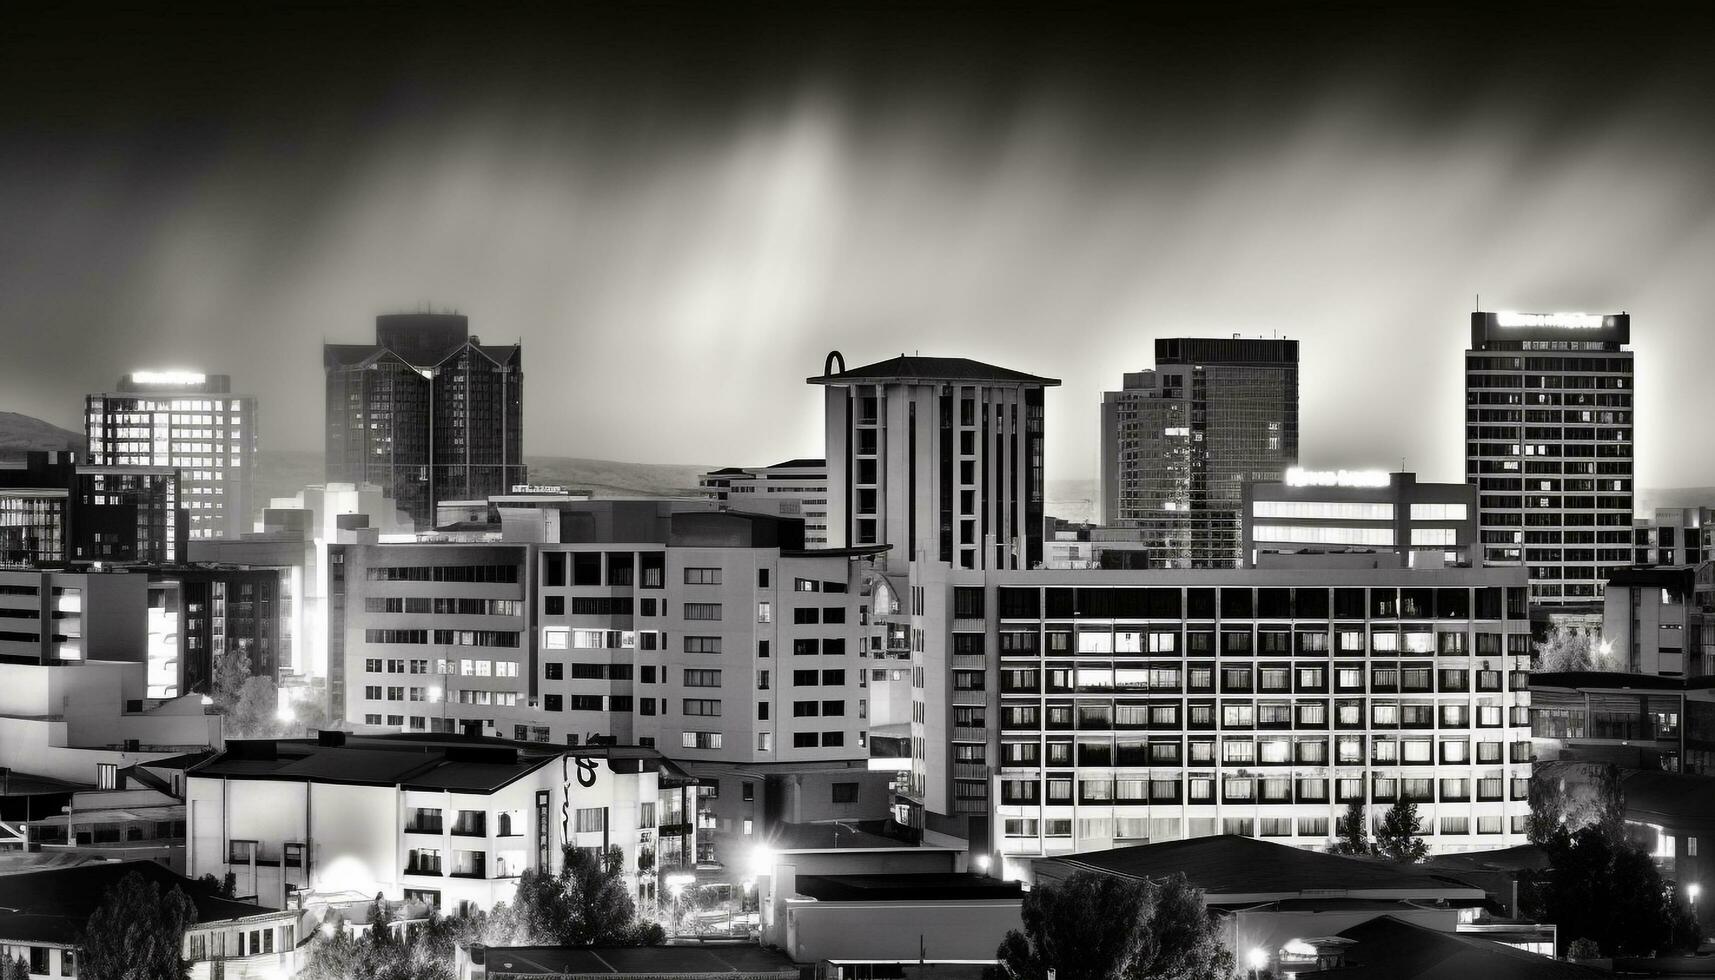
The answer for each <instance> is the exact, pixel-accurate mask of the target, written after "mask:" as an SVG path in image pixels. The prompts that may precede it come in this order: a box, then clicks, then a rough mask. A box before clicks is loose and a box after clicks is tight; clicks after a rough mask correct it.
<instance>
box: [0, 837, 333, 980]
mask: <svg viewBox="0 0 1715 980" xmlns="http://www.w3.org/2000/svg"><path fill="white" fill-rule="evenodd" d="M131 875H139V876H141V877H142V879H143V882H144V883H145V884H147V885H153V886H154V887H156V888H157V889H159V890H160V891H161V892H163V893H171V892H173V891H179V892H182V893H184V895H185V896H186V897H188V898H189V899H190V900H191V904H192V906H193V907H194V908H195V914H194V915H193V916H192V917H191V921H190V922H188V923H186V927H185V935H184V946H183V947H182V948H181V950H180V956H182V957H183V958H184V959H185V960H187V961H189V965H190V969H189V973H188V975H189V976H190V978H191V980H218V978H222V977H224V978H227V980H268V978H273V977H289V976H293V975H295V974H296V973H297V972H298V969H299V968H300V966H301V965H302V963H303V946H302V944H303V943H304V942H305V940H306V939H307V937H306V936H304V935H303V934H302V932H301V931H300V930H299V928H298V913H297V912H295V911H289V910H278V909H268V908H263V907H261V906H259V905H256V904H253V903H251V902H242V901H234V900H232V899H227V898H221V897H220V896H219V895H217V894H215V890H214V888H213V887H211V886H210V885H208V884H206V883H204V882H200V881H192V880H190V879H188V878H186V877H184V876H182V875H178V874H174V873H173V872H172V871H169V870H168V869H166V868H164V867H162V866H161V865H159V864H156V863H155V862H153V861H123V862H114V863H104V864H87V865H81V866H78V867H72V868H55V869H51V870H45V871H30V872H24V873H21V874H10V875H0V957H4V958H5V959H6V960H13V959H21V960H23V961H24V963H25V966H26V968H27V969H28V971H29V972H28V974H27V975H28V976H29V977H30V980H59V978H62V977H75V976H77V975H78V969H77V967H78V964H77V952H78V947H79V946H80V945H81V943H82V939H83V931H84V926H85V924H86V923H87V922H88V921H89V918H90V917H91V916H92V915H94V914H95V911H96V910H97V909H98V908H100V907H101V904H102V901H103V900H104V899H105V898H106V896H107V893H108V892H109V890H111V889H113V888H114V887H116V886H117V885H118V884H119V883H120V882H121V881H123V880H124V879H126V878H128V877H130V876H131Z"/></svg>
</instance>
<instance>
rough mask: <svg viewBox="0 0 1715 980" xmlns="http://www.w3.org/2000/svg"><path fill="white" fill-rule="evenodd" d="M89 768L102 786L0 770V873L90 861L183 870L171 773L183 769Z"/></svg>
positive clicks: (179, 804)
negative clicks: (142, 863)
mask: <svg viewBox="0 0 1715 980" xmlns="http://www.w3.org/2000/svg"><path fill="white" fill-rule="evenodd" d="M168 764H169V766H171V765H172V763H171V761H170V759H169V760H168ZM163 773H164V775H163ZM91 775H92V776H93V775H99V776H100V777H101V778H102V781H103V782H105V783H106V785H100V784H97V783H93V782H91V783H82V784H80V783H71V782H66V781H63V780H56V779H51V778H47V777H41V776H32V775H29V774H27V773H13V772H5V773H0V875H3V874H9V873H14V872H17V871H27V870H38V869H40V868H43V867H48V866H54V867H69V866H71V865H73V864H78V863H94V862H97V861H153V862H155V863H156V864H159V865H162V866H163V867H167V868H171V869H172V870H174V871H179V872H182V871H184V868H185V801H184V799H183V797H182V796H180V795H177V794H179V793H182V792H183V780H182V778H180V779H177V780H175V779H173V778H172V777H174V776H182V774H181V773H178V772H175V771H174V770H173V769H170V768H169V769H165V770H156V769H154V768H152V767H151V766H150V765H137V766H130V767H127V768H124V769H115V770H103V771H101V772H100V773H92V774H91Z"/></svg>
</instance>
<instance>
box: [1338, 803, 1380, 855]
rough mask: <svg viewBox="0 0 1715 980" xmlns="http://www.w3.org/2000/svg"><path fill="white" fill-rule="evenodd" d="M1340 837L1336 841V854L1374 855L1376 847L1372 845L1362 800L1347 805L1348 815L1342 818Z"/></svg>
mask: <svg viewBox="0 0 1715 980" xmlns="http://www.w3.org/2000/svg"><path fill="white" fill-rule="evenodd" d="M1338 829H1339V832H1340V836H1339V837H1338V838H1336V839H1335V841H1334V848H1333V850H1334V853H1335V854H1352V855H1362V854H1374V853H1375V850H1376V848H1375V845H1374V844H1372V843H1370V826H1369V819H1368V817H1367V816H1366V814H1365V813H1364V803H1363V801H1362V800H1353V801H1351V802H1350V803H1347V804H1346V815H1345V816H1343V817H1341V818H1340V824H1339V828H1338Z"/></svg>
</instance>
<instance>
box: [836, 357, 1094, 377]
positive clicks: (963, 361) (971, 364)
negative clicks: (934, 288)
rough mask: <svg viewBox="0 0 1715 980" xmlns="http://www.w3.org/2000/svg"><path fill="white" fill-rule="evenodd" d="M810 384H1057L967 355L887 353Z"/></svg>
mask: <svg viewBox="0 0 1715 980" xmlns="http://www.w3.org/2000/svg"><path fill="white" fill-rule="evenodd" d="M805 380H806V381H808V382H810V383H811V384H844V383H847V382H852V381H859V382H861V381H871V382H874V381H951V382H977V383H992V384H1032V385H1057V384H1059V383H1060V379H1059V378H1042V377H1038V376H1036V375H1034V374H1025V373H1024V372H1023V371H1014V370H1011V369H1010V368H1003V367H995V366H994V365H993V364H984V363H983V362H981V361H973V360H971V359H970V358H968V357H906V356H905V355H904V354H901V355H899V356H898V357H890V358H888V359H887V360H885V361H876V362H875V363H874V364H865V365H863V366H862V367H855V368H850V369H847V370H845V371H840V372H838V373H835V374H824V375H820V376H818V377H814V378H806V379H805Z"/></svg>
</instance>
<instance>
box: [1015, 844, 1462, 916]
mask: <svg viewBox="0 0 1715 980" xmlns="http://www.w3.org/2000/svg"><path fill="white" fill-rule="evenodd" d="M1045 865H1050V866H1052V865H1058V866H1059V867H1060V868H1062V869H1064V870H1065V871H1067V872H1068V873H1070V872H1073V871H1098V872H1103V873H1106V874H1113V875H1120V876H1124V877H1128V878H1148V879H1151V880H1158V879H1161V878H1166V877H1169V876H1171V875H1175V874H1183V875H1184V876H1185V877H1186V879H1187V880H1189V881H1190V883H1191V884H1192V885H1193V886H1194V887H1197V888H1201V889H1202V890H1203V891H1204V892H1205V893H1206V894H1207V895H1208V901H1209V902H1211V903H1213V904H1220V903H1221V902H1222V901H1223V900H1225V898H1226V897H1228V896H1245V897H1246V900H1257V899H1259V898H1261V897H1267V896H1276V897H1281V898H1284V897H1289V896H1290V897H1297V896H1300V895H1302V894H1304V893H1316V894H1318V895H1320V896H1324V897H1358V898H1365V897H1389V898H1391V897H1399V896H1401V895H1410V896H1412V897H1421V898H1434V897H1441V898H1453V899H1475V900H1481V899H1482V897H1483V890H1482V889H1481V888H1478V887H1476V886H1475V885H1472V884H1470V883H1469V882H1466V881H1463V880H1461V879H1458V878H1454V877H1451V876H1449V875H1444V874H1438V873H1435V872H1432V871H1426V870H1423V869H1420V868H1416V867H1413V866H1411V865H1399V864H1392V863H1389V862H1385V861H1377V860H1367V859H1363V858H1352V857H1343V856H1341V855H1338V854H1325V853H1322V852H1320V851H1307V850H1304V849H1302V848H1297V847H1290V846H1288V845H1285V844H1275V843H1272V842H1270V841H1266V840H1257V839H1256V838H1252V837H1239V836H1234V835H1231V834H1223V835H1219V836H1214V837H1193V838H1191V839H1189V840H1179V841H1166V842H1163V843H1160V844H1138V845H1135V846H1132V847H1116V848H1114V849H1112V850H1108V851H1092V852H1090V853H1086V854H1071V855H1067V856H1065V857H1057V858H1048V859H1046V860H1043V861H1038V862H1036V868H1037V874H1039V875H1040V874H1042V872H1043V868H1044V866H1045ZM1050 874H1052V872H1050ZM1353 893H1358V894H1353Z"/></svg>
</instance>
